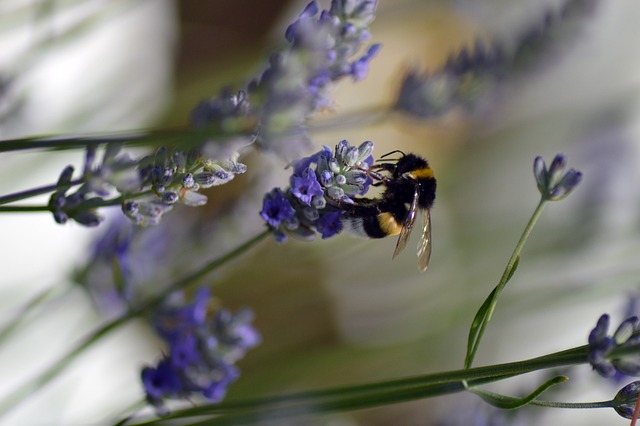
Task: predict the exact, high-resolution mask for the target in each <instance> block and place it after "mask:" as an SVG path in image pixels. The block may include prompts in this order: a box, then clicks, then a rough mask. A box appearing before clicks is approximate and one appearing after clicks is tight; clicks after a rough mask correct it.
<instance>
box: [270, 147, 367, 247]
mask: <svg viewBox="0 0 640 426" xmlns="http://www.w3.org/2000/svg"><path fill="white" fill-rule="evenodd" d="M372 152H373V142H371V141H365V142H363V143H362V144H360V145H359V146H352V145H351V144H349V142H348V141H346V140H342V141H340V142H339V143H338V144H337V145H336V147H335V150H334V151H332V150H331V149H330V148H328V147H326V146H325V147H324V148H323V149H322V150H320V151H318V152H316V153H314V154H313V155H311V156H309V157H305V158H301V159H299V160H296V161H294V162H292V166H293V169H294V172H293V175H292V176H291V179H290V180H291V188H290V189H287V190H286V191H284V192H283V191H282V190H279V189H274V190H272V191H271V192H270V193H268V194H266V195H265V198H264V203H263V209H262V212H261V213H260V214H261V215H262V218H263V219H264V220H265V222H267V224H268V225H269V227H270V228H271V229H272V231H273V233H274V235H275V237H276V239H277V241H279V242H283V241H285V240H286V236H287V234H292V235H295V236H298V237H300V238H303V239H313V238H314V237H315V235H316V232H319V233H320V234H321V236H322V238H323V239H324V238H330V237H332V236H334V235H337V234H339V233H340V232H341V231H342V220H341V215H342V209H343V208H342V207H341V203H353V199H352V197H355V196H358V195H364V194H365V193H366V192H367V191H368V190H369V187H370V186H371V184H372V183H373V179H372V178H371V176H370V175H369V172H368V170H369V168H370V167H371V166H372V165H373V162H374V160H373V155H372ZM283 206H286V207H290V208H291V210H289V209H288V208H286V209H285V210H286V214H282V213H281V210H282V209H283V208H284V207H283ZM291 212H293V213H292V214H291V216H289V213H291Z"/></svg>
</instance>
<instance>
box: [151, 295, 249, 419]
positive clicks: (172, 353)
mask: <svg viewBox="0 0 640 426" xmlns="http://www.w3.org/2000/svg"><path fill="white" fill-rule="evenodd" d="M209 299H210V292H209V291H208V290H207V289H200V290H199V291H198V292H197V294H196V296H195V298H194V300H193V302H191V303H187V304H178V305H172V304H168V305H165V306H162V307H161V308H159V309H158V310H157V312H155V314H154V315H153V317H152V318H151V319H152V322H153V324H154V326H155V328H156V330H157V331H158V332H159V334H160V336H161V337H162V338H163V339H164V340H165V341H166V343H167V345H168V346H169V355H167V356H165V357H164V358H162V359H161V360H160V361H159V362H158V365H157V366H156V367H145V368H144V369H143V370H142V374H141V377H142V384H143V386H144V389H145V393H146V396H147V400H148V401H149V403H150V404H152V405H154V406H155V407H156V409H157V410H158V412H159V413H163V412H164V401H165V400H167V399H186V398H189V397H190V396H191V395H192V394H200V395H202V396H203V397H205V398H207V399H209V400H210V401H213V402H217V401H220V400H221V399H222V398H223V397H224V395H225V394H226V392H227V388H228V386H229V385H230V384H231V383H233V382H234V381H235V380H236V379H237V378H238V377H239V375H240V372H239V370H238V369H237V367H235V365H234V364H235V362H236V361H237V360H239V359H240V358H242V357H243V356H244V355H245V353H246V351H247V350H249V349H251V348H253V347H254V346H256V345H258V344H259V343H260V341H261V337H260V334H259V333H258V331H256V330H255V328H253V326H252V325H251V322H252V321H253V313H252V312H251V311H249V310H247V309H245V310H241V311H239V312H238V313H236V314H231V313H230V312H229V311H226V310H224V309H221V310H219V311H218V312H217V313H216V314H215V315H213V316H210V315H208V309H207V305H208V301H209Z"/></svg>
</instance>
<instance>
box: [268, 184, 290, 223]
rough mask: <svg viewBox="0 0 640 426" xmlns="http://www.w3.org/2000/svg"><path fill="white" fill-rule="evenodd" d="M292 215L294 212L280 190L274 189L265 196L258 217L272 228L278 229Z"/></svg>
mask: <svg viewBox="0 0 640 426" xmlns="http://www.w3.org/2000/svg"><path fill="white" fill-rule="evenodd" d="M294 214H295V210H293V207H291V203H290V202H289V200H287V199H286V198H285V197H284V195H283V194H282V191H281V190H280V189H278V188H274V189H273V190H272V191H271V192H269V193H268V194H267V195H265V197H264V201H263V204H262V210H261V211H260V216H262V218H263V219H264V220H265V222H267V223H268V224H269V226H271V227H272V228H278V227H279V226H280V224H281V223H282V222H283V221H286V220H288V219H291V218H292V217H293V215H294Z"/></svg>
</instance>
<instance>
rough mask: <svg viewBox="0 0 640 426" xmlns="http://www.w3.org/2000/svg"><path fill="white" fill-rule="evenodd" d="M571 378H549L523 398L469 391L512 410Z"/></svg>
mask: <svg viewBox="0 0 640 426" xmlns="http://www.w3.org/2000/svg"><path fill="white" fill-rule="evenodd" d="M567 380H569V378H568V377H566V376H557V377H554V378H553V379H550V380H547V381H546V382H544V383H543V384H542V385H540V386H539V387H538V388H537V389H536V390H534V391H533V392H531V393H530V394H529V395H527V396H525V397H522V398H514V397H512V396H506V395H500V394H497V393H493V392H489V391H485V390H482V389H478V388H476V389H473V388H470V389H469V391H470V392H473V393H475V394H476V395H478V396H479V397H480V398H482V399H483V400H484V401H485V402H486V403H488V404H490V405H493V406H494V407H497V408H502V409H505V410H512V409H515V408H520V407H524V406H525V405H528V404H530V403H531V402H532V401H534V400H535V399H536V398H537V397H539V396H540V395H541V394H542V393H543V392H545V391H546V390H547V389H549V388H550V387H551V386H555V385H557V384H560V383H563V382H566V381H567Z"/></svg>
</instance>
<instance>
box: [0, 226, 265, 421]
mask: <svg viewBox="0 0 640 426" xmlns="http://www.w3.org/2000/svg"><path fill="white" fill-rule="evenodd" d="M270 233H271V231H270V230H266V231H264V232H262V233H260V234H258V235H257V236H255V237H253V238H252V239H250V240H248V241H247V242H245V243H243V244H242V245H240V246H238V247H236V248H235V249H233V250H231V251H230V252H228V253H226V254H225V255H223V256H221V257H219V258H217V259H214V260H212V261H211V262H209V263H207V264H206V265H204V266H203V267H202V268H200V269H199V270H197V271H195V272H193V273H191V274H189V275H187V276H185V277H183V278H182V279H180V280H178V281H176V282H175V283H174V284H173V285H171V286H169V287H168V288H167V289H165V290H164V291H162V292H161V293H160V294H158V295H156V296H154V297H152V298H151V299H149V300H148V301H146V302H144V303H143V304H141V305H140V306H138V307H136V308H135V309H133V310H131V311H129V312H128V313H127V314H125V315H123V316H121V317H119V318H116V319H115V320H113V321H111V322H108V323H107V324H104V325H103V326H102V327H100V328H98V329H97V330H95V331H94V332H92V333H91V334H90V335H89V336H87V337H85V338H84V340H83V341H82V342H80V343H79V344H77V345H76V346H75V347H74V348H73V349H71V350H70V351H69V352H68V353H66V354H65V355H64V356H62V357H60V358H59V359H58V360H57V361H56V362H54V363H53V364H52V365H51V366H50V367H49V368H47V369H46V370H45V371H43V372H42V373H40V375H38V376H36V377H35V378H33V379H32V380H30V381H29V382H27V383H25V384H24V385H23V386H22V387H20V388H18V389H17V390H15V391H14V392H12V393H11V394H10V396H8V397H6V398H5V399H4V401H2V403H0V416H2V415H5V414H6V413H8V412H9V411H11V410H12V409H13V408H15V407H17V406H18V404H19V403H20V402H22V401H23V400H24V399H25V398H26V397H28V396H31V395H33V394H34V393H36V392H37V391H39V390H40V389H42V388H44V386H45V385H47V384H48V383H49V382H50V381H51V380H52V379H54V378H55V377H56V376H57V375H58V374H59V373H60V372H61V371H63V370H64V368H65V367H67V365H69V364H70V363H71V362H72V361H73V360H74V359H75V358H77V357H78V355H80V354H81V353H82V352H83V351H84V350H85V349H87V348H88V347H90V346H91V345H93V344H94V343H95V342H97V341H99V340H100V339H102V338H103V337H104V336H106V335H108V334H109V333H111V332H112V331H113V330H116V329H117V328H119V327H120V326H121V325H123V324H125V323H127V322H128V321H129V320H131V319H132V318H135V317H137V316H140V315H142V314H144V313H146V312H147V311H148V310H150V309H152V308H154V307H156V306H158V305H159V304H160V303H162V301H163V300H164V299H165V298H166V297H167V296H168V295H169V294H170V293H172V292H174V291H176V290H180V289H183V288H185V287H187V286H189V285H191V284H194V283H195V282H196V281H198V280H200V279H201V278H203V277H205V276H206V275H207V274H208V273H210V272H212V271H213V270H215V269H217V268H219V267H220V266H222V265H224V264H225V263H227V262H229V261H230V260H232V259H234V258H236V257H238V256H240V255H241V254H243V253H245V252H246V251H247V250H248V249H250V248H251V247H253V246H254V245H255V244H257V243H258V242H259V241H261V240H263V239H264V238H265V237H266V236H267V235H269V234H270Z"/></svg>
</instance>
